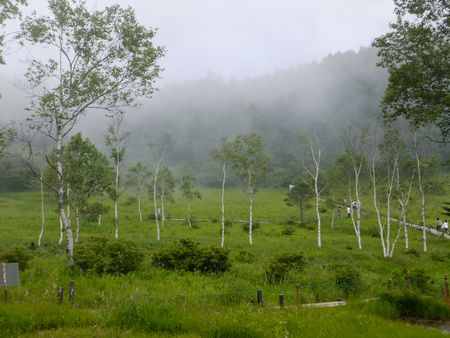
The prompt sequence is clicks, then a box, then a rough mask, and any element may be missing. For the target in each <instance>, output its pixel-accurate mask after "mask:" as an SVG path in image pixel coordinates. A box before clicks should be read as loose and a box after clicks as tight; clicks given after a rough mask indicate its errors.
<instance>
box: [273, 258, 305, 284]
mask: <svg viewBox="0 0 450 338" xmlns="http://www.w3.org/2000/svg"><path fill="white" fill-rule="evenodd" d="M304 266H305V258H304V256H303V254H302V253H288V254H283V255H280V256H276V257H273V258H272V259H270V260H269V261H268V262H266V263H265V264H264V272H265V278H266V282H269V283H281V282H284V281H285V280H286V279H287V275H288V272H289V271H290V270H302V269H303V267H304Z"/></svg>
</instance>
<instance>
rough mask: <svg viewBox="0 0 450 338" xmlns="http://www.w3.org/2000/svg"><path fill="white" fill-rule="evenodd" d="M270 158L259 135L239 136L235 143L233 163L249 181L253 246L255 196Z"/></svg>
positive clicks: (250, 234)
mask: <svg viewBox="0 0 450 338" xmlns="http://www.w3.org/2000/svg"><path fill="white" fill-rule="evenodd" d="M269 161H270V159H269V157H268V156H267V155H266V154H265V153H264V145H263V141H262V138H261V136H259V135H257V134H247V135H238V136H237V137H236V138H235V140H234V141H233V146H232V163H233V167H234V169H235V170H236V172H237V174H238V176H239V177H241V178H242V179H246V180H247V191H248V196H249V222H248V223H249V232H248V242H249V244H250V245H253V206H254V202H255V194H256V192H257V189H258V186H259V184H260V183H261V181H262V179H263V178H264V176H265V175H266V170H267V166H268V164H269Z"/></svg>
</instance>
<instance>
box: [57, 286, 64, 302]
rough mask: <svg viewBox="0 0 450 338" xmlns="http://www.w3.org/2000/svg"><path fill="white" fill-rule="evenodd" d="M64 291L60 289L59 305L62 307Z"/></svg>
mask: <svg viewBox="0 0 450 338" xmlns="http://www.w3.org/2000/svg"><path fill="white" fill-rule="evenodd" d="M63 296H64V289H63V288H58V304H59V305H61V304H62V302H63Z"/></svg>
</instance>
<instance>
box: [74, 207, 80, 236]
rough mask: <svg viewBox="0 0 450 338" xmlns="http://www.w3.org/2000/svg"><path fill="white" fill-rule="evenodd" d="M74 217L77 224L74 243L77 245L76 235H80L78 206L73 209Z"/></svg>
mask: <svg viewBox="0 0 450 338" xmlns="http://www.w3.org/2000/svg"><path fill="white" fill-rule="evenodd" d="M75 217H76V222H77V227H76V230H75V243H78V235H79V234H80V209H79V208H78V206H76V207H75Z"/></svg>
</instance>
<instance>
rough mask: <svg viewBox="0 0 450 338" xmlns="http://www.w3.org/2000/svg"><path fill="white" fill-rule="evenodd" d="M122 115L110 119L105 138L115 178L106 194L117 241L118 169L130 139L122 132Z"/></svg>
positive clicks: (127, 133)
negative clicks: (112, 215) (108, 197)
mask: <svg viewBox="0 0 450 338" xmlns="http://www.w3.org/2000/svg"><path fill="white" fill-rule="evenodd" d="M122 127H123V115H122V114H115V115H114V116H113V117H112V120H111V123H110V124H109V127H108V132H107V134H106V137H105V142H106V146H107V147H108V148H109V150H110V158H111V164H112V166H113V168H114V173H115V175H114V176H115V178H114V184H113V185H112V187H111V188H110V189H109V191H108V193H109V195H110V196H111V199H112V200H113V202H114V226H115V233H114V236H115V238H116V239H119V198H120V195H121V194H122V191H121V190H120V187H119V185H120V168H121V165H122V161H123V157H124V155H125V148H126V146H127V144H128V139H129V137H130V133H129V132H123V131H122Z"/></svg>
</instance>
